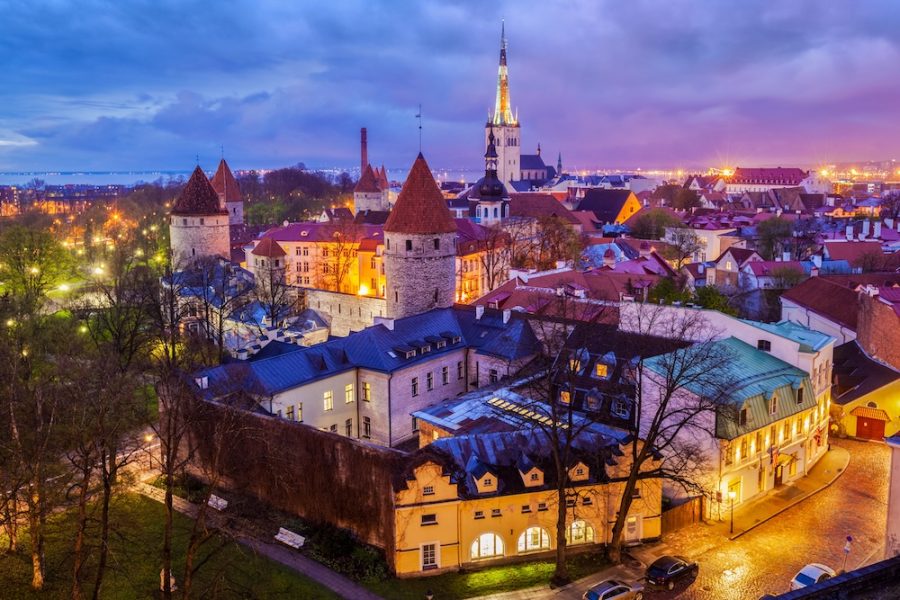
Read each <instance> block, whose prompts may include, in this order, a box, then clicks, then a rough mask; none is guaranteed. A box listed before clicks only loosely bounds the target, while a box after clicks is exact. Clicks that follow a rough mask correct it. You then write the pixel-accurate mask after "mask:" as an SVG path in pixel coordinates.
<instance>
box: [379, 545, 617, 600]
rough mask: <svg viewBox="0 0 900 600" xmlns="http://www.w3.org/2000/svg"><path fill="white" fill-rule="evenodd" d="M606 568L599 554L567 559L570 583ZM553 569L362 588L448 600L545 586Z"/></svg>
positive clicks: (499, 570)
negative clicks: (430, 594) (432, 595)
mask: <svg viewBox="0 0 900 600" xmlns="http://www.w3.org/2000/svg"><path fill="white" fill-rule="evenodd" d="M608 566H609V563H608V562H607V561H606V559H605V558H604V557H603V556H602V555H601V554H595V553H587V554H579V555H576V556H573V557H571V558H570V559H569V574H570V575H571V577H572V580H573V581H574V580H576V579H581V578H582V577H586V576H588V575H590V574H591V573H596V572H597V571H600V570H601V569H604V568H606V567H608ZM553 569H554V563H553V562H551V561H540V562H530V563H521V564H516V565H505V566H502V567H491V568H489V569H484V570H483V571H473V572H471V573H445V574H443V575H437V576H434V577H421V578H417V579H389V580H387V581H379V582H363V585H365V586H366V587H367V588H369V589H370V590H372V591H373V592H375V593H376V594H380V595H381V596H384V597H385V598H390V599H391V600H407V599H408V600H421V599H422V598H424V597H425V593H426V592H427V591H428V590H431V591H433V592H434V593H435V598H436V599H439V600H452V599H455V598H472V597H473V596H482V595H484V594H494V593H497V592H509V591H513V590H521V589H525V588H530V587H535V586H538V585H546V584H547V583H548V582H549V581H550V577H551V576H552V575H553Z"/></svg>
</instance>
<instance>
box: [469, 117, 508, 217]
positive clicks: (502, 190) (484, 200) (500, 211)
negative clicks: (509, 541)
mask: <svg viewBox="0 0 900 600" xmlns="http://www.w3.org/2000/svg"><path fill="white" fill-rule="evenodd" d="M498 160H499V158H498V156H497V147H496V145H495V143H494V132H493V130H491V132H490V133H489V134H488V146H487V151H486V152H485V153H484V177H483V178H482V179H481V180H480V181H479V182H477V183H476V184H475V186H474V187H475V189H474V190H472V193H471V194H470V195H469V200H477V204H476V205H475V222H476V223H479V224H481V225H484V226H486V227H490V226H491V225H496V224H498V223H500V222H501V221H502V220H503V219H506V218H507V217H509V194H507V192H506V186H505V185H503V182H502V181H500V178H499V177H498V176H497V162H498Z"/></svg>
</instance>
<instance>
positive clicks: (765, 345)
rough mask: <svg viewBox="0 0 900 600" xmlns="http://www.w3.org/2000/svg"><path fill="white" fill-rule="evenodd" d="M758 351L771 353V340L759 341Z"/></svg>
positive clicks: (757, 344)
mask: <svg viewBox="0 0 900 600" xmlns="http://www.w3.org/2000/svg"><path fill="white" fill-rule="evenodd" d="M756 349H757V350H762V351H763V352H771V351H772V342H770V341H769V340H757V342H756Z"/></svg>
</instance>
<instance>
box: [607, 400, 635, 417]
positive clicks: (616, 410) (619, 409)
mask: <svg viewBox="0 0 900 600" xmlns="http://www.w3.org/2000/svg"><path fill="white" fill-rule="evenodd" d="M609 410H610V411H611V412H612V414H613V415H615V416H617V417H619V418H620V419H627V418H628V417H629V415H630V411H629V410H628V401H627V400H626V399H624V398H615V399H614V400H613V401H612V404H611V405H610V407H609Z"/></svg>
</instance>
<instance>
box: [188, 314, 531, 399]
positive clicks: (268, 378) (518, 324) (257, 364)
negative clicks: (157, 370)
mask: <svg viewBox="0 0 900 600" xmlns="http://www.w3.org/2000/svg"><path fill="white" fill-rule="evenodd" d="M428 340H432V341H428ZM438 340H441V341H443V342H444V343H445V345H444V346H443V347H442V348H438V347H437V346H438ZM424 346H428V347H429V351H427V352H425V353H422V352H421V351H420V349H421V348H422V347H424ZM538 346H539V342H538V340H537V338H536V337H535V335H534V332H533V331H532V329H531V326H530V325H529V324H528V322H527V321H526V320H524V319H519V318H510V319H509V320H508V321H507V322H506V323H504V322H503V318H502V314H501V313H500V312H499V311H485V313H484V315H483V316H482V317H481V318H480V319H477V318H476V314H475V311H474V309H471V308H467V307H454V308H443V309H435V310H431V311H428V312H426V313H422V314H420V315H415V316H411V317H406V318H404V319H397V320H396V321H395V322H394V328H393V330H391V329H389V328H388V327H386V326H385V325H384V324H378V325H373V326H371V327H367V328H366V329H364V330H362V331H359V332H355V333H351V334H350V335H348V336H347V337H343V338H335V339H333V340H329V341H327V342H324V343H322V344H317V345H315V346H311V347H308V348H302V349H300V350H298V351H296V352H290V353H288V354H282V355H278V356H273V357H271V358H267V359H264V360H257V361H254V362H253V363H252V364H248V365H234V364H226V365H221V366H218V367H213V368H211V369H206V370H204V371H203V372H202V375H205V376H207V377H209V382H210V383H209V387H210V389H211V390H220V389H222V387H223V386H225V387H231V386H234V385H235V383H234V382H235V379H236V378H235V377H234V374H233V369H234V368H235V367H236V366H240V367H245V368H246V369H247V372H246V373H243V374H242V379H243V383H242V384H241V385H242V386H243V388H244V389H247V390H248V391H253V392H254V393H262V394H266V395H272V394H277V393H280V392H283V391H285V390H289V389H292V388H295V387H299V386H301V385H304V384H306V383H309V382H311V381H315V380H317V379H323V378H326V377H333V376H335V375H338V374H340V373H343V372H345V371H348V370H350V369H355V368H357V367H360V368H365V369H370V370H373V371H381V372H384V373H391V372H393V371H396V370H399V369H404V368H406V367H408V366H410V365H413V364H416V363H418V362H424V361H428V360H431V359H432V358H433V357H434V356H435V355H440V354H443V353H446V352H451V351H453V350H458V349H460V348H463V347H465V348H471V349H474V350H476V351H477V352H478V353H480V354H485V355H489V356H496V357H498V358H503V359H506V360H516V359H520V358H526V357H528V356H531V355H533V354H534V353H535V352H536V350H537V348H538ZM413 349H416V352H415V355H414V356H411V357H410V358H406V356H405V355H404V353H403V352H404V351H412V350H413ZM228 383H230V385H226V384H228Z"/></svg>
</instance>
